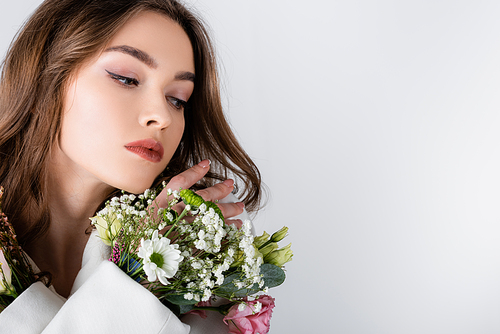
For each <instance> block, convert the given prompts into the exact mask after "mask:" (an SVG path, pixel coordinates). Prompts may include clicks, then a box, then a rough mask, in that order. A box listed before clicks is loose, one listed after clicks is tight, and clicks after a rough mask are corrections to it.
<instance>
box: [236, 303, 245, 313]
mask: <svg viewBox="0 0 500 334" xmlns="http://www.w3.org/2000/svg"><path fill="white" fill-rule="evenodd" d="M246 308H247V305H246V304H243V303H241V304H240V305H238V311H240V312H243V311H245V309H246Z"/></svg>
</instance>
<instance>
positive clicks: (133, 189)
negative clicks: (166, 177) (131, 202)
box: [114, 179, 154, 194]
mask: <svg viewBox="0 0 500 334" xmlns="http://www.w3.org/2000/svg"><path fill="white" fill-rule="evenodd" d="M133 181H134V182H119V183H116V184H115V185H114V187H115V188H118V189H120V190H124V191H126V192H129V193H132V194H141V193H143V192H144V191H145V190H146V189H149V188H151V186H152V185H153V181H154V179H153V180H151V179H149V180H138V179H134V180H133Z"/></svg>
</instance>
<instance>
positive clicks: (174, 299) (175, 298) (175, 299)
mask: <svg viewBox="0 0 500 334" xmlns="http://www.w3.org/2000/svg"><path fill="white" fill-rule="evenodd" d="M163 298H165V299H166V300H168V301H169V302H171V303H172V304H174V305H194V304H196V303H197V301H196V300H194V299H193V300H188V299H186V298H184V294H168V295H165V296H163Z"/></svg>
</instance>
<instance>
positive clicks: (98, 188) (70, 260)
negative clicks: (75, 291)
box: [26, 159, 114, 297]
mask: <svg viewBox="0 0 500 334" xmlns="http://www.w3.org/2000/svg"><path fill="white" fill-rule="evenodd" d="M49 171H50V173H49V175H50V176H49V178H48V180H47V182H48V183H47V189H48V194H47V200H48V204H49V210H50V226H49V229H48V231H47V233H46V234H45V235H44V236H42V237H41V238H39V239H38V240H36V242H34V243H33V244H32V245H30V247H29V248H27V249H26V251H27V252H28V254H29V255H30V256H31V258H32V259H33V260H34V261H35V263H36V264H37V266H38V267H39V268H40V270H42V271H49V272H50V273H51V274H52V283H53V285H54V287H55V289H56V291H57V292H58V293H59V294H61V295H62V296H64V297H67V296H68V295H69V293H70V291H71V287H72V286H73V282H74V279H75V277H76V275H77V273H78V271H79V270H80V268H81V262H82V257H83V251H84V249H85V245H86V243H87V241H88V236H89V234H88V233H86V231H87V229H88V228H89V226H90V219H89V218H90V217H92V216H93V215H94V214H95V211H96V210H97V208H98V206H99V205H100V204H101V203H102V201H104V199H105V198H106V197H107V196H108V195H109V194H110V193H111V192H112V191H113V189H114V188H112V187H110V186H109V185H107V184H105V183H103V182H101V181H99V180H96V179H95V178H91V177H87V178H86V177H85V173H81V171H78V170H77V169H75V168H74V166H71V164H65V163H60V162H59V161H58V160H57V159H52V161H51V163H50V165H49Z"/></svg>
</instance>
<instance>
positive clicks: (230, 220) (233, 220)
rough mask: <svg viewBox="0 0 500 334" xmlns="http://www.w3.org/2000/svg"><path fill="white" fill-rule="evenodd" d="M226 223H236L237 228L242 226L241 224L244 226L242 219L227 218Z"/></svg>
mask: <svg viewBox="0 0 500 334" xmlns="http://www.w3.org/2000/svg"><path fill="white" fill-rule="evenodd" d="M226 224H227V225H234V226H236V227H237V228H241V226H243V222H242V221H241V219H228V220H226Z"/></svg>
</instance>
